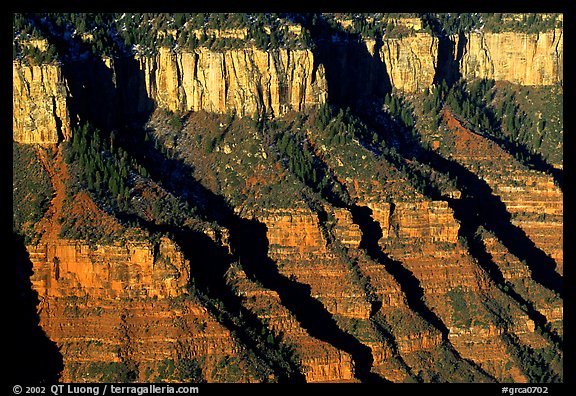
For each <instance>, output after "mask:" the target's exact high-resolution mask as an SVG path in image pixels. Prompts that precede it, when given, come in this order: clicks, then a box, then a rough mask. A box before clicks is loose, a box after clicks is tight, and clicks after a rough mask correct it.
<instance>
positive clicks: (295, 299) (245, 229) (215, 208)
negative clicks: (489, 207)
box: [123, 134, 384, 382]
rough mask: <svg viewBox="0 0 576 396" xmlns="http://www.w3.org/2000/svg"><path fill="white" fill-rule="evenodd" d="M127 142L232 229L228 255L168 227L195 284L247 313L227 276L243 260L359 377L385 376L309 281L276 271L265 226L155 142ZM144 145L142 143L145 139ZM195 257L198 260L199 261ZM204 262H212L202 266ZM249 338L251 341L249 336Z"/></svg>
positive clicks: (167, 182) (169, 183)
mask: <svg viewBox="0 0 576 396" xmlns="http://www.w3.org/2000/svg"><path fill="white" fill-rule="evenodd" d="M123 136H124V137H126V136H130V139H131V138H134V139H135V141H138V140H139V139H138V138H137V137H136V135H135V134H123ZM125 143H128V144H125V146H126V147H127V148H130V147H131V149H130V152H131V154H132V155H134V156H135V157H136V158H138V160H139V162H140V163H142V164H144V165H145V166H146V167H147V169H149V170H150V173H151V175H152V178H153V179H154V180H161V181H162V183H163V186H164V187H165V188H167V189H168V190H169V191H171V192H172V193H173V194H175V195H176V196H179V197H182V198H185V199H187V200H188V202H189V203H190V204H191V205H192V206H194V207H197V208H198V209H199V210H200V213H201V215H202V216H203V218H204V219H205V220H206V221H214V222H216V223H217V224H219V225H221V226H223V227H226V228H227V229H228V230H229V232H230V238H229V243H230V246H231V248H232V256H229V255H227V253H225V252H224V250H223V248H222V247H219V246H217V245H216V244H215V243H214V242H213V241H212V240H211V239H210V238H208V237H206V236H203V235H202V234H200V235H197V234H194V235H189V234H187V233H184V234H183V233H182V232H181V231H180V230H179V229H177V228H171V229H166V230H164V231H169V232H171V233H172V234H173V235H175V239H176V241H177V242H178V244H179V246H181V247H182V249H183V250H184V252H185V254H186V257H188V258H189V259H190V260H191V263H192V264H191V266H192V268H191V275H192V276H194V279H195V282H196V287H200V288H201V290H202V291H203V292H205V293H206V294H207V295H208V296H209V297H211V298H214V299H219V300H221V301H223V303H224V304H225V306H226V308H227V310H228V311H230V312H240V311H242V312H243V314H242V315H243V316H244V315H248V312H247V311H246V312H244V311H245V309H244V308H243V307H242V304H241V300H240V299H239V298H238V297H237V296H235V295H234V294H233V292H232V291H231V290H230V286H229V285H227V284H226V282H225V281H224V279H225V273H226V271H227V270H228V268H229V267H230V264H231V263H232V262H233V261H239V263H240V265H241V267H242V268H243V269H244V271H245V272H246V273H247V275H248V277H249V278H250V279H251V280H253V281H257V282H259V283H260V284H262V285H263V286H264V287H266V288H268V289H271V290H274V291H275V292H277V293H278V295H279V296H280V299H281V301H282V304H283V305H284V306H286V307H287V308H288V309H289V310H290V311H291V312H292V314H293V315H294V316H295V317H296V319H297V320H298V321H299V323H300V324H301V326H302V327H303V328H304V329H306V330H307V331H308V332H309V334H310V335H311V336H313V337H316V338H318V339H320V340H322V341H325V342H327V343H329V344H331V345H332V346H334V347H335V348H337V349H339V350H343V351H345V352H347V353H349V354H350V355H351V356H352V359H353V360H354V365H355V375H356V377H357V378H358V379H359V380H361V381H363V382H383V381H384V380H383V379H382V378H381V377H380V376H378V375H377V374H374V373H371V372H370V369H371V367H372V362H373V358H372V354H371V350H370V348H369V347H368V346H365V345H363V344H361V343H360V342H359V341H358V340H357V339H356V338H354V337H353V336H352V335H350V334H348V333H346V332H344V331H343V330H342V329H340V328H339V327H338V325H337V324H336V322H335V321H334V319H333V318H332V316H331V314H330V313H329V312H328V311H326V309H325V308H324V306H323V305H322V303H321V302H320V301H318V300H317V299H316V298H314V297H312V296H311V294H310V287H309V286H308V285H304V284H301V283H299V282H296V281H293V280H291V279H289V278H287V277H285V276H283V275H281V274H280V273H279V272H278V268H277V266H276V263H275V262H274V261H273V260H271V259H270V258H269V257H268V239H267V236H266V231H267V230H266V226H265V225H264V224H262V223H260V222H258V221H256V220H246V219H243V218H241V217H239V216H237V215H236V214H235V213H234V212H233V209H232V208H231V207H230V206H229V205H228V203H227V202H226V201H225V199H224V197H222V196H219V195H217V194H214V193H213V192H211V191H209V190H208V189H206V188H205V187H204V186H202V185H201V184H200V183H198V182H197V181H196V180H194V179H193V178H192V177H191V176H190V175H191V174H192V170H191V168H190V167H189V166H188V165H186V164H184V163H183V162H181V161H179V160H176V159H168V158H166V157H165V156H164V155H163V154H162V153H160V152H158V151H157V150H155V149H154V147H153V144H149V145H148V146H147V147H146V149H145V150H143V149H139V150H137V151H135V150H134V149H135V148H136V147H138V146H137V145H135V144H130V140H128V141H126V142H125ZM140 147H141V148H142V145H141V143H140ZM149 227H152V226H149ZM194 262H198V263H200V264H199V265H196V266H195V265H194V264H193V263H194ZM202 262H205V263H210V265H201V263H202ZM215 313H216V314H217V312H215ZM227 325H230V323H227ZM254 326H255V327H257V326H258V325H257V324H255V325H254ZM238 330H239V329H236V331H238ZM245 342H249V339H246V340H245ZM291 380H292V379H291Z"/></svg>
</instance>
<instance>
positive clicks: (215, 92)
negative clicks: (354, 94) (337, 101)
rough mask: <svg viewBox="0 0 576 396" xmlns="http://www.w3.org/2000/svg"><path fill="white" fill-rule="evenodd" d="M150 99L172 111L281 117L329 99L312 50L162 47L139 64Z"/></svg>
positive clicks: (321, 73) (321, 67)
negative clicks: (178, 48) (186, 50)
mask: <svg viewBox="0 0 576 396" xmlns="http://www.w3.org/2000/svg"><path fill="white" fill-rule="evenodd" d="M140 64H141V68H142V70H143V72H144V76H145V79H146V88H147V91H148V96H149V97H150V98H153V99H154V100H155V102H156V105H157V106H159V107H162V108H167V109H169V110H172V111H189V110H193V111H199V110H206V111H209V112H214V113H236V114H237V115H238V116H240V117H244V116H250V117H252V116H254V115H255V114H264V113H267V114H273V115H275V116H279V115H282V114H284V113H286V112H287V111H288V110H296V111H301V110H305V109H309V108H311V107H314V106H318V105H320V104H322V103H324V102H326V99H327V88H326V81H325V78H324V67H323V66H322V65H319V66H318V67H316V66H315V65H314V58H313V55H312V52H311V51H309V50H288V49H278V50H274V51H262V50H258V49H256V48H244V49H239V50H227V51H224V52H215V51H210V50H208V49H205V48H200V49H198V50H195V51H194V52H180V53H174V52H172V51H170V50H169V49H167V48H160V49H159V53H158V55H157V56H156V57H155V58H152V59H150V58H144V59H141V60H140Z"/></svg>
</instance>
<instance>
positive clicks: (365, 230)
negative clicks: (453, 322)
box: [350, 205, 448, 339]
mask: <svg viewBox="0 0 576 396" xmlns="http://www.w3.org/2000/svg"><path fill="white" fill-rule="evenodd" d="M350 211H351V213H352V219H353V221H354V223H355V224H358V226H359V227H360V230H361V231H362V239H361V241H360V248H363V249H366V252H367V253H368V255H369V256H370V258H372V260H374V261H375V262H377V263H380V264H382V265H384V267H385V268H386V271H388V273H390V274H391V275H392V276H393V277H394V279H395V280H396V282H398V284H399V285H400V287H401V289H402V291H403V292H404V294H405V295H406V300H407V301H408V306H409V307H410V308H411V309H412V310H413V311H415V312H417V313H418V315H420V316H421V317H422V318H423V319H425V320H426V321H427V322H429V323H430V324H432V325H433V326H434V327H436V329H438V330H439V331H440V332H441V333H442V338H443V339H447V337H448V329H447V328H446V325H444V323H443V322H442V320H440V318H439V317H438V316H437V315H436V314H435V313H434V312H432V311H431V310H430V308H428V307H427V306H426V304H425V303H424V289H422V286H421V285H420V281H419V280H418V278H416V277H415V276H414V274H413V273H412V271H410V270H409V269H407V268H406V267H404V266H403V265H402V263H401V262H399V261H397V260H393V259H391V258H390V257H388V255H387V254H385V253H384V252H383V251H382V249H381V247H380V245H378V241H379V240H380V238H382V235H383V234H382V228H381V227H380V224H379V223H378V222H377V221H375V220H374V219H373V218H372V209H370V208H368V207H366V206H358V205H353V206H352V207H351V208H350Z"/></svg>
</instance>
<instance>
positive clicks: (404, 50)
mask: <svg viewBox="0 0 576 396" xmlns="http://www.w3.org/2000/svg"><path fill="white" fill-rule="evenodd" d="M379 56H380V58H381V59H382V61H383V62H384V64H385V65H386V71H387V72H388V77H389V78H390V83H391V84H392V87H394V88H396V89H398V90H400V91H404V92H408V93H411V92H419V91H422V90H423V89H424V88H427V87H431V86H432V83H433V81H434V76H435V74H436V68H437V66H438V63H439V62H441V60H440V59H438V38H437V37H435V36H432V35H430V34H428V33H416V34H415V35H413V36H408V37H403V38H399V39H384V40H383V44H382V48H381V49H380V53H379Z"/></svg>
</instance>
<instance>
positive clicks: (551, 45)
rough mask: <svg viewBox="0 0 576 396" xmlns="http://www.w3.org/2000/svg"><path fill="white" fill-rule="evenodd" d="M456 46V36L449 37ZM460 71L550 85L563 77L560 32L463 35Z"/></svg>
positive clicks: (470, 75) (470, 76) (465, 74)
mask: <svg viewBox="0 0 576 396" xmlns="http://www.w3.org/2000/svg"><path fill="white" fill-rule="evenodd" d="M453 39H454V41H455V42H456V45H455V48H458V45H459V43H458V41H459V40H458V38H457V37H455V38H453ZM463 40H464V44H465V45H464V52H463V56H462V59H460V72H461V73H462V76H463V77H464V78H466V79H475V78H488V79H494V80H506V81H510V82H513V83H516V84H521V85H554V84H556V83H558V82H560V81H562V79H563V67H562V65H563V31H562V30H561V29H556V30H551V31H548V32H541V33H537V34H527V33H515V32H502V33H469V34H467V35H465V37H464V38H463Z"/></svg>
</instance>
